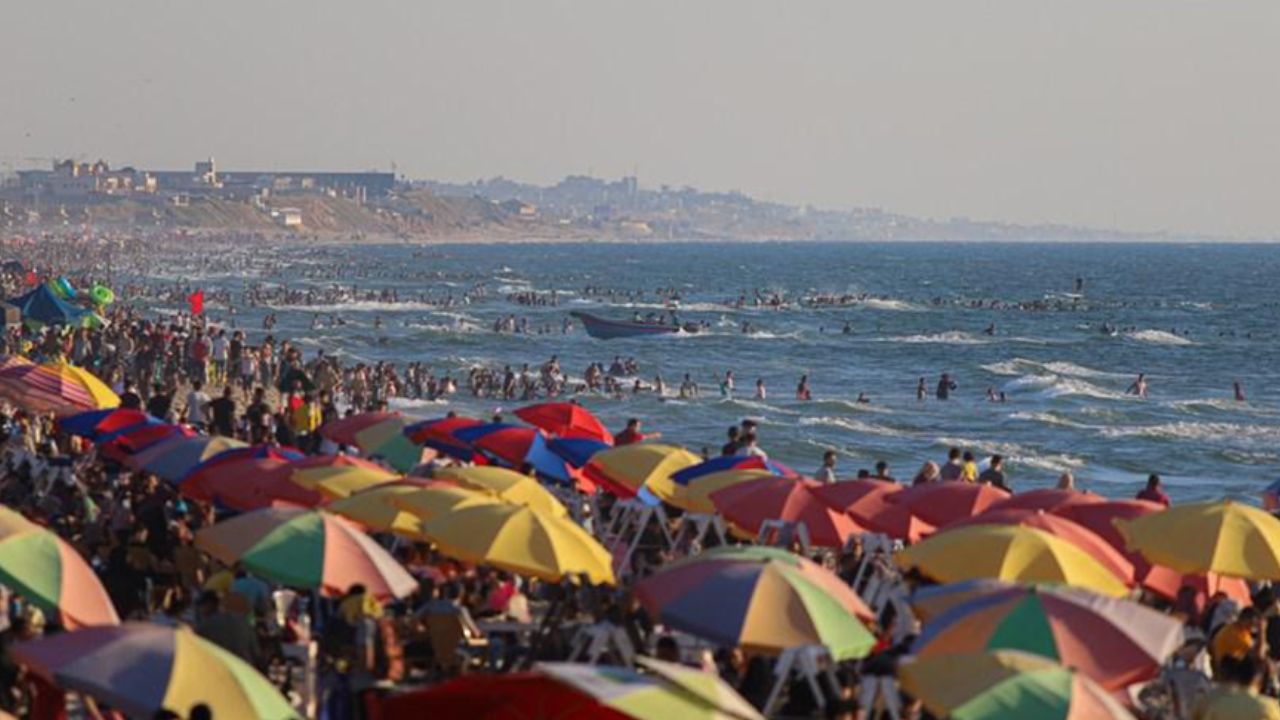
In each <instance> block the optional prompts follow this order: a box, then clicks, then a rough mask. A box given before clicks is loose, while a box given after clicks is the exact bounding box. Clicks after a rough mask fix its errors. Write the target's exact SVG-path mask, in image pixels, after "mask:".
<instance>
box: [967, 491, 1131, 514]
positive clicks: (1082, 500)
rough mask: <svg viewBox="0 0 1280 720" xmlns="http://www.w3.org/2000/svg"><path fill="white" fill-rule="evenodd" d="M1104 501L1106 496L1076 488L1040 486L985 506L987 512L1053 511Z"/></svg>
mask: <svg viewBox="0 0 1280 720" xmlns="http://www.w3.org/2000/svg"><path fill="white" fill-rule="evenodd" d="M1100 502H1106V498H1104V497H1102V496H1101V495H1095V494H1093V493H1086V492H1080V491H1078V490H1059V489H1057V488H1040V489H1039V490H1028V491H1026V492H1020V493H1017V494H1015V495H1014V496H1013V497H1010V498H1006V499H1004V500H1001V501H1000V502H998V503H996V504H994V505H992V506H991V507H989V508H987V512H995V511H997V510H1044V511H1045V512H1054V511H1056V510H1058V509H1059V508H1064V507H1068V506H1071V505H1094V504H1097V503H1100Z"/></svg>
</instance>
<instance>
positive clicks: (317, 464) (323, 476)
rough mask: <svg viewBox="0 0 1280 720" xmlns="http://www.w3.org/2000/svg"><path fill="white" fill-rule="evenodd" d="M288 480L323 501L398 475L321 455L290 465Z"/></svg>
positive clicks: (358, 461)
mask: <svg viewBox="0 0 1280 720" xmlns="http://www.w3.org/2000/svg"><path fill="white" fill-rule="evenodd" d="M291 467H292V468H293V472H292V473H290V475H289V479H290V480H292V481H293V482H294V483H295V484H297V485H299V486H301V487H303V488H306V489H307V490H314V491H316V492H318V493H320V494H321V495H322V496H324V497H325V498H326V499H329V500H333V499H336V498H344V497H347V496H348V495H351V494H353V493H357V492H360V491H361V490H368V489H369V488H371V487H377V486H378V485H382V484H384V483H389V482H392V481H393V480H398V479H399V478H400V477H401V476H400V475H397V474H396V473H394V472H391V471H390V470H387V469H386V468H384V467H382V466H381V465H378V464H376V463H372V462H369V461H368V460H362V459H360V458H356V457H351V456H349V455H321V456H316V457H310V458H307V459H305V460H300V461H297V462H294V463H292V465H291Z"/></svg>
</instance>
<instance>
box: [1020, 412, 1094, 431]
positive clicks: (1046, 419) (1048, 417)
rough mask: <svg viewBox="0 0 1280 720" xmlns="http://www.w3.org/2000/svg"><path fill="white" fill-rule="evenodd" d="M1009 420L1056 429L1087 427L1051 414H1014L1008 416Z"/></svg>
mask: <svg viewBox="0 0 1280 720" xmlns="http://www.w3.org/2000/svg"><path fill="white" fill-rule="evenodd" d="M1009 419H1010V420H1022V421H1024V422H1036V423H1041V424H1043V425H1054V426H1057V427H1069V428H1084V427H1089V426H1087V425H1083V424H1081V423H1078V422H1076V421H1075V420H1072V419H1070V418H1066V417H1062V416H1061V415H1058V414H1056V413H1051V412H1025V411H1020V412H1015V413H1012V414H1010V415H1009Z"/></svg>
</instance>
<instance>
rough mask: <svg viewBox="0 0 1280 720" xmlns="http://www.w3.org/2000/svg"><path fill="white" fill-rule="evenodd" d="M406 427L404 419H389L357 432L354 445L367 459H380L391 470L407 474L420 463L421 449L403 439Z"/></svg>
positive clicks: (395, 417) (410, 441)
mask: <svg viewBox="0 0 1280 720" xmlns="http://www.w3.org/2000/svg"><path fill="white" fill-rule="evenodd" d="M407 426H408V423H407V422H405V419H404V418H402V417H399V416H393V417H389V418H387V419H385V420H383V421H382V422H380V423H376V424H374V425H370V426H368V427H365V428H362V429H360V430H357V431H356V433H355V441H356V442H355V445H356V447H358V448H360V450H361V452H363V453H364V454H365V455H366V456H367V457H372V458H381V459H382V460H383V461H384V462H385V463H386V464H387V465H389V466H391V467H392V468H394V469H396V470H399V471H400V472H406V473H407V472H409V471H410V470H413V469H414V468H416V467H418V465H420V464H421V463H422V448H421V447H419V446H418V445H416V444H414V442H413V441H412V440H410V439H409V438H407V437H405V434H404V429H405V427H407Z"/></svg>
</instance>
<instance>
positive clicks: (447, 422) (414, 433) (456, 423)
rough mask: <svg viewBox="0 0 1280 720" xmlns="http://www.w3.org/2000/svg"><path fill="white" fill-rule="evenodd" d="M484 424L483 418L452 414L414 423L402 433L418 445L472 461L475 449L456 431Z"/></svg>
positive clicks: (464, 460)
mask: <svg viewBox="0 0 1280 720" xmlns="http://www.w3.org/2000/svg"><path fill="white" fill-rule="evenodd" d="M484 424H485V422H484V421H483V420H476V419H474V418H465V417H457V416H452V417H444V418H437V419H435V420H423V421H422V422H419V423H414V424H413V425H410V426H408V427H406V428H405V429H404V434H405V436H406V437H408V438H409V439H410V440H412V441H413V442H415V443H417V444H419V445H424V446H426V447H429V448H431V449H432V450H436V451H439V452H442V453H444V454H445V455H448V456H449V457H453V458H457V459H459V460H462V461H463V462H472V461H473V460H474V456H475V450H474V449H473V448H472V447H471V443H469V442H467V441H466V440H462V439H460V438H458V437H457V435H456V433H457V432H458V431H459V430H462V429H465V428H471V427H479V426H481V425H484Z"/></svg>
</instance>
